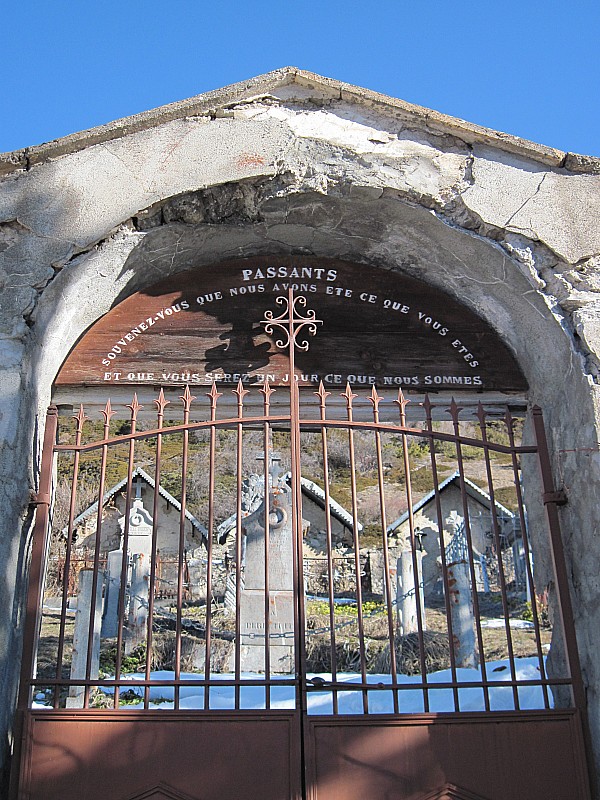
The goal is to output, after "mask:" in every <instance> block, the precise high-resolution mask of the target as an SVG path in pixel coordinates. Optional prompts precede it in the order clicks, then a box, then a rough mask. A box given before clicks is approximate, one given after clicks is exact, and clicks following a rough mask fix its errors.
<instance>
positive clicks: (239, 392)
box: [233, 380, 248, 709]
mask: <svg viewBox="0 0 600 800" xmlns="http://www.w3.org/2000/svg"><path fill="white" fill-rule="evenodd" d="M233 393H234V394H235V395H236V396H237V449H236V491H237V496H236V515H235V706H234V707H235V708H236V709H239V707H240V680H241V656H242V649H241V620H240V608H241V599H242V586H241V582H242V468H243V463H242V462H243V459H242V456H243V450H242V447H243V435H244V424H243V421H242V420H243V415H244V395H246V394H248V392H247V390H246V389H244V387H243V386H242V381H241V380H240V381H238V385H237V389H234V390H233Z"/></svg>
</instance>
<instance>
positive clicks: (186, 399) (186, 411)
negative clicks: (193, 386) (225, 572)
mask: <svg viewBox="0 0 600 800" xmlns="http://www.w3.org/2000/svg"><path fill="white" fill-rule="evenodd" d="M179 399H180V400H181V402H182V403H183V424H184V426H186V427H185V428H184V430H183V440H182V446H181V508H180V510H179V545H178V550H177V615H176V621H175V681H176V686H175V692H174V694H173V700H174V708H176V709H177V708H179V688H180V686H179V682H180V681H181V635H182V634H181V628H182V616H183V583H184V568H185V564H184V557H185V506H186V499H187V467H188V463H187V462H188V449H189V440H190V432H189V429H188V428H187V426H188V425H189V422H190V406H191V404H192V401H193V400H195V399H196V398H195V397H194V396H193V395H192V394H191V392H190V387H189V386H187V385H186V387H185V389H184V392H183V395H181V396H180V398H179Z"/></svg>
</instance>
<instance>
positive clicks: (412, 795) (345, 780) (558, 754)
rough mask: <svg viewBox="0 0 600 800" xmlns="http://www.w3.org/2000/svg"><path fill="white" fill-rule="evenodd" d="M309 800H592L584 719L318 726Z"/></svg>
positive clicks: (503, 717) (311, 728)
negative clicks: (587, 775) (582, 735)
mask: <svg viewBox="0 0 600 800" xmlns="http://www.w3.org/2000/svg"><path fill="white" fill-rule="evenodd" d="M308 737H309V742H310V743H309V748H308V770H309V771H308V779H307V783H308V790H307V798H308V800H365V798H369V800H384V799H385V800H448V798H451V799H452V800H479V799H480V800H509V799H510V800H513V798H514V799H515V800H517V798H524V800H525V798H526V800H589V796H590V795H589V793H588V790H587V778H586V766H585V761H584V758H583V756H582V753H583V745H582V741H581V724H580V720H579V718H578V715H577V712H569V711H565V712H557V713H554V714H548V713H545V714H544V716H543V718H542V717H541V716H540V715H539V714H536V713H533V714H524V713H523V712H521V713H520V714H518V715H516V714H499V715H497V716H494V718H493V719H490V718H489V717H487V718H484V717H483V716H482V715H469V714H465V715H464V717H462V718H460V719H459V718H456V717H454V718H449V717H445V718H443V717H437V718H436V717H431V716H429V715H423V716H421V717H413V718H410V719H407V718H397V719H387V720H382V719H377V720H373V719H370V720H369V719H364V718H363V719H361V720H360V721H359V720H357V719H356V718H355V719H348V718H346V719H344V718H340V717H338V718H337V719H335V720H333V719H331V718H330V719H327V720H325V719H320V720H316V719H314V718H313V719H311V720H310V721H309V723H308Z"/></svg>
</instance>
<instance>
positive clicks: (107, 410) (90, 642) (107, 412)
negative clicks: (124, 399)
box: [83, 400, 115, 708]
mask: <svg viewBox="0 0 600 800" xmlns="http://www.w3.org/2000/svg"><path fill="white" fill-rule="evenodd" d="M114 414H115V412H114V411H113V410H112V409H111V406H110V400H108V401H107V403H106V406H105V407H104V410H103V411H102V416H103V417H104V427H103V434H102V438H103V439H108V434H109V428H110V420H111V417H112V416H113V415H114ZM107 455H108V445H106V444H104V445H102V454H101V461H100V482H99V485H98V513H97V514H96V541H95V546H94V570H93V577H92V596H91V599H90V619H89V625H88V639H87V654H86V662H85V679H86V680H89V679H90V673H91V667H92V651H93V649H94V627H95V619H96V591H97V587H98V562H99V558H100V540H101V537H102V512H103V510H104V509H103V502H102V501H103V498H104V482H105V478H106V458H107ZM86 567H87V564H86ZM90 688H91V687H90V686H89V685H88V684H86V686H85V687H84V691H83V707H84V708H87V707H88V705H89V700H90Z"/></svg>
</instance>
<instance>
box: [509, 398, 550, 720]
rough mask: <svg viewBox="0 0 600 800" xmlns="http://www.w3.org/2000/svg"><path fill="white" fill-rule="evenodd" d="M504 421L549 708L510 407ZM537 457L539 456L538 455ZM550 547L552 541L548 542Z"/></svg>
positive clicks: (535, 630)
mask: <svg viewBox="0 0 600 800" xmlns="http://www.w3.org/2000/svg"><path fill="white" fill-rule="evenodd" d="M504 423H505V425H506V430H507V433H508V442H509V445H510V447H511V450H512V453H511V459H512V468H513V476H514V485H515V489H516V492H517V507H518V509H519V523H520V525H521V532H522V536H523V550H524V551H525V571H526V574H527V584H528V586H529V594H530V596H531V614H532V616H533V629H534V632H535V644H536V651H537V658H538V667H539V670H540V676H541V678H542V681H543V682H542V693H543V695H544V707H545V708H550V698H549V695H548V686H547V685H546V683H545V680H546V677H547V676H546V664H545V662H544V654H543V651H542V635H541V626H540V619H539V614H538V609H537V603H536V597H537V595H536V591H535V581H534V578H533V570H532V568H531V563H532V561H531V547H530V545H529V533H528V531H527V519H526V516H525V504H524V503H523V497H522V495H521V486H520V481H519V463H518V460H517V454H516V452H515V437H514V431H513V418H512V415H511V413H510V409H508V408H507V409H506V414H505V417H504ZM538 457H539V456H538ZM550 544H551V547H552V542H551V543H550Z"/></svg>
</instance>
